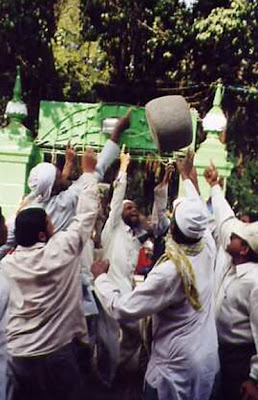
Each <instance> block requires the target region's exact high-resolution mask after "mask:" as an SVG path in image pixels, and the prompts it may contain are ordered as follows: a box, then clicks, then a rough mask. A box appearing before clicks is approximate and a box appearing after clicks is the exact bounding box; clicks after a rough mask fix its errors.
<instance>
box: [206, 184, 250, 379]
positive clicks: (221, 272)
mask: <svg viewBox="0 0 258 400" xmlns="http://www.w3.org/2000/svg"><path fill="white" fill-rule="evenodd" d="M211 194H212V206H213V211H214V215H215V220H216V223H217V226H218V228H219V235H220V241H221V247H220V249H219V251H218V256H217V260H216V271H215V272H216V292H215V296H216V323H217V329H218V337H219V341H220V342H221V343H229V344H235V345H241V344H248V343H254V344H255V347H256V352H257V354H258V313H257V305H258V264H257V263H251V262H248V263H244V264H239V265H237V266H233V265H232V259H231V257H230V256H229V254H227V253H226V252H225V250H226V247H227V245H228V243H229V241H230V236H231V233H232V230H233V227H234V224H235V223H237V219H236V218H235V214H234V212H233V211H232V209H231V207H230V206H229V204H228V202H227V201H226V199H225V198H224V196H223V193H222V191H221V189H220V187H219V185H216V186H214V187H213V188H212V190H211ZM257 354H256V355H255V356H253V357H252V358H251V365H250V376H251V377H253V378H254V379H258V355H257Z"/></svg>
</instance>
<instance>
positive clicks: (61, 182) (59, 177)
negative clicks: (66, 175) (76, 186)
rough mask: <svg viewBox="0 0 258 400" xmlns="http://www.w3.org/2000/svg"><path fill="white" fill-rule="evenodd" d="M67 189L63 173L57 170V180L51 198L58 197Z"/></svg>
mask: <svg viewBox="0 0 258 400" xmlns="http://www.w3.org/2000/svg"><path fill="white" fill-rule="evenodd" d="M66 189H67V185H65V182H64V180H63V177H62V172H61V171H60V169H58V168H57V169H56V180H55V183H54V186H53V189H52V192H51V196H56V195H57V194H58V193H60V192H62V191H63V190H66Z"/></svg>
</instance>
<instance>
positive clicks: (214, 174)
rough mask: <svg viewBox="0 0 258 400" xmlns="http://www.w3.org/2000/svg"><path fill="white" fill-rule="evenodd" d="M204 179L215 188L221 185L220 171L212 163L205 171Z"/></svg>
mask: <svg viewBox="0 0 258 400" xmlns="http://www.w3.org/2000/svg"><path fill="white" fill-rule="evenodd" d="M204 177H205V179H206V181H207V182H208V183H209V185H210V186H214V185H217V184H218V183H219V179H218V171H217V169H216V167H215V165H214V164H213V162H211V163H210V165H209V166H208V167H207V168H206V169H205V171H204Z"/></svg>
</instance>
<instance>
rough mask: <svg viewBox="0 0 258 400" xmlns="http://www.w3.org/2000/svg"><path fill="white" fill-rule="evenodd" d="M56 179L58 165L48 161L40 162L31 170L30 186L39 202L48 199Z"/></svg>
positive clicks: (32, 193)
mask: <svg viewBox="0 0 258 400" xmlns="http://www.w3.org/2000/svg"><path fill="white" fill-rule="evenodd" d="M55 180H56V167H55V166H54V165H53V164H51V163H47V162H43V163H40V164H38V165H36V167H34V168H32V170H31V171H30V175H29V179H28V186H29V188H30V190H31V194H30V195H33V196H35V197H36V198H37V199H38V201H39V202H44V201H48V200H49V198H50V196H51V192H52V189H53V186H54V183H55Z"/></svg>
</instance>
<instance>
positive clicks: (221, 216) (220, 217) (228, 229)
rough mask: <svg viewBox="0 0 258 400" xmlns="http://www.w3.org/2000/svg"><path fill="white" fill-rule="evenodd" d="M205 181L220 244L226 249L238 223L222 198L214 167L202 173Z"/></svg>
mask: <svg viewBox="0 0 258 400" xmlns="http://www.w3.org/2000/svg"><path fill="white" fill-rule="evenodd" d="M204 176H205V179H206V181H207V182H208V183H209V185H210V187H211V200H212V208H213V212H214V216H215V221H216V226H217V229H218V232H219V238H220V242H221V244H222V246H223V248H224V249H226V247H227V245H228V243H229V240H230V236H231V233H232V230H233V227H234V225H235V224H237V223H239V221H238V220H237V218H236V217H235V213H234V211H233V210H232V208H231V207H230V205H229V203H228V202H227V200H226V199H225V197H224V194H223V192H222V190H221V187H220V184H219V177H218V172H217V170H216V167H215V165H213V164H211V165H210V166H209V167H207V168H206V170H205V172H204Z"/></svg>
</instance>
